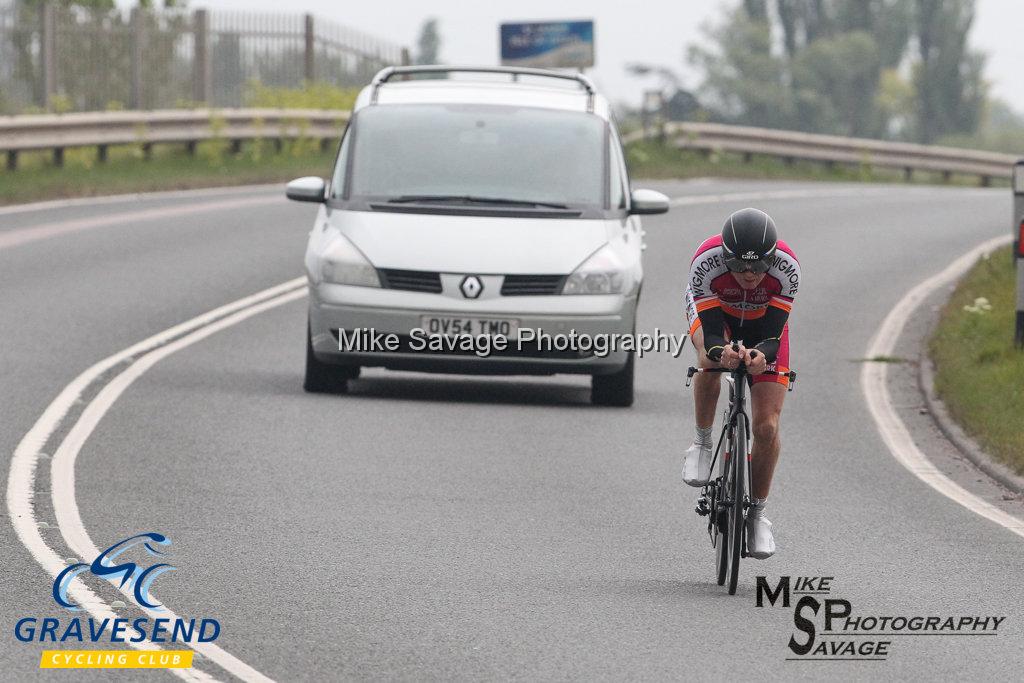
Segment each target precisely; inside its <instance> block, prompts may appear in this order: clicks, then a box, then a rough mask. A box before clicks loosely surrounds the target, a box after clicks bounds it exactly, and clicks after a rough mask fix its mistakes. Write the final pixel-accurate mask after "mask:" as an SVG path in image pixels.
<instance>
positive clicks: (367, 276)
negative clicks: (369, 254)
mask: <svg viewBox="0 0 1024 683" xmlns="http://www.w3.org/2000/svg"><path fill="white" fill-rule="evenodd" d="M322 259H323V260H322V261H321V264H320V276H321V277H322V278H323V280H324V282H331V283H334V284H336V285H355V286H358V287H380V278H379V277H377V269H376V268H374V267H373V265H372V264H371V263H370V262H369V261H368V260H367V258H366V257H365V256H363V254H362V252H361V251H359V249H357V248H356V246H355V245H354V244H352V243H351V242H350V241H348V239H347V238H346V237H345V236H344V235H338V236H337V237H336V238H335V239H334V240H333V241H332V242H331V243H330V245H329V246H328V247H327V249H325V250H324V253H323V256H322Z"/></svg>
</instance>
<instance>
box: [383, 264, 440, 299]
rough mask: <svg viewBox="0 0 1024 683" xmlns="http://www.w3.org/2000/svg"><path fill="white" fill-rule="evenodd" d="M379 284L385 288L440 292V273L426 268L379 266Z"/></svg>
mask: <svg viewBox="0 0 1024 683" xmlns="http://www.w3.org/2000/svg"><path fill="white" fill-rule="evenodd" d="M378 272H379V273H380V279H381V285H382V286H383V287H384V288H385V289H404V290H406V291H409V292H430V293H432V294H440V293H441V274H440V273H432V272H430V271H427V270H396V269H394V268H381V269H380V270H379V271H378Z"/></svg>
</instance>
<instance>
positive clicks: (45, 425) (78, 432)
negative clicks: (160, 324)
mask: <svg viewBox="0 0 1024 683" xmlns="http://www.w3.org/2000/svg"><path fill="white" fill-rule="evenodd" d="M305 283H306V279H305V278H304V277H300V278H295V279H293V280H289V281H288V282H284V283H282V284H280V285H277V286H275V287H271V288H269V289H265V290H263V291H262V292H258V293H256V294H253V295H251V296H247V297H245V298H242V299H239V300H238V301H234V302H232V303H230V304H227V305H225V306H221V307H220V308H216V309H214V310H212V311H209V312H207V313H204V314H203V315H200V316H197V317H195V318H193V319H191V320H189V321H186V322H184V323H181V324H180V325H176V326H174V327H172V328H170V329H167V330H164V331H163V332H160V333H159V334H156V335H154V336H152V337H150V338H148V339H146V340H144V341H141V342H139V343H138V344H135V345H133V346H131V347H129V348H127V349H125V350H123V351H121V352H119V353H116V354H114V355H112V356H110V357H108V358H105V359H103V360H101V361H99V362H98V363H96V364H94V365H93V366H92V367H90V368H89V369H88V370H86V371H85V372H83V373H82V374H81V375H79V376H78V377H76V378H75V379H74V381H72V382H71V383H70V384H69V385H67V386H66V387H65V388H64V390H63V391H61V392H60V394H59V395H58V396H57V398H55V399H54V400H53V402H51V403H50V405H49V406H47V408H46V410H45V411H44V412H43V414H42V416H40V418H39V419H38V420H37V421H36V423H35V425H33V426H32V429H30V430H29V432H28V433H27V434H26V435H25V437H24V438H23V439H22V440H21V442H20V443H19V444H18V447H17V448H16V449H15V451H14V455H13V456H12V457H11V468H10V475H9V476H8V480H7V509H8V512H9V514H10V517H11V523H12V524H13V525H14V530H15V533H17V535H18V538H19V539H20V540H21V542H22V543H23V544H24V545H25V547H26V548H27V549H28V550H29V552H30V553H31V554H32V556H33V557H34V558H35V559H36V561H37V562H38V563H39V564H40V565H41V566H42V567H43V569H45V570H46V571H47V572H48V573H49V574H50V575H51V576H53V577H54V578H56V576H57V574H59V573H60V572H61V570H63V569H64V567H65V566H66V565H65V563H64V560H63V559H62V556H61V554H59V553H58V552H56V551H55V550H54V549H53V548H51V547H50V546H49V545H48V544H47V543H46V541H45V540H44V538H43V536H42V533H41V531H40V529H39V527H38V522H39V521H45V520H39V519H38V518H37V517H36V513H35V507H34V505H33V496H34V489H35V473H36V468H37V466H38V464H39V458H40V453H41V451H42V449H43V448H44V446H45V445H46V442H47V440H48V439H49V438H50V436H51V435H52V434H53V433H54V432H55V431H56V430H57V429H58V427H59V426H60V424H61V421H62V420H63V419H64V418H65V417H66V416H67V414H68V412H69V411H70V410H71V408H72V407H73V406H74V404H75V402H76V401H78V400H79V399H80V397H81V395H82V393H83V392H84V391H85V390H86V389H87V388H88V387H89V385H90V384H92V383H93V382H94V381H96V380H97V379H98V378H100V377H101V376H102V375H103V374H104V373H105V372H107V371H109V370H110V369H112V368H114V367H116V366H117V365H118V364H120V363H123V362H126V361H130V360H131V359H133V358H135V361H134V362H133V363H132V364H131V365H129V366H128V368H127V369H125V370H124V371H122V372H121V373H120V374H119V375H117V376H116V377H115V378H114V379H113V380H111V382H110V383H108V385H107V386H106V387H104V389H103V390H101V392H100V393H99V394H97V396H96V397H95V398H94V399H93V400H92V401H91V402H90V403H89V405H88V406H87V407H86V410H85V412H83V413H82V416H81V417H80V418H79V421H78V422H77V423H76V424H75V426H73V427H72V429H71V431H69V432H68V435H67V436H66V437H65V439H64V441H63V443H61V445H60V447H59V448H58V451H57V453H55V457H54V459H53V465H52V477H53V489H54V490H53V493H52V497H53V504H54V509H55V512H57V519H58V520H61V519H63V520H64V524H66V525H67V526H66V527H65V526H64V525H59V527H60V531H61V534H62V535H63V537H64V541H65V543H66V544H67V545H68V546H69V547H71V548H73V549H74V550H75V552H76V553H78V555H79V556H81V557H83V558H89V557H95V556H96V555H97V554H99V551H98V550H97V549H96V546H95V544H93V543H92V541H91V539H90V538H89V536H88V534H87V533H86V531H85V529H84V527H82V523H81V517H80V515H79V513H78V509H77V505H76V502H75V499H74V456H75V455H76V454H77V452H78V449H79V448H81V444H82V443H83V442H84V436H87V435H88V432H91V431H92V428H93V427H94V426H95V422H91V421H93V420H96V421H98V419H99V418H100V417H102V414H103V412H105V411H106V409H108V408H109V404H108V405H106V407H103V402H102V401H103V400H109V399H111V398H116V396H117V395H119V394H120V393H121V392H122V391H123V390H124V388H126V387H127V386H128V384H130V383H131V381H132V380H134V379H135V378H136V377H138V375H139V374H141V372H142V371H144V370H145V369H146V368H148V367H150V366H151V365H152V364H153V363H155V362H156V361H157V360H159V358H162V357H163V356H166V355H168V354H169V353H173V352H174V351H176V350H178V349H179V348H183V347H184V346H187V345H188V344H191V343H194V342H196V341H198V340H199V339H202V338H204V337H206V336H209V335H210V334H213V333H214V332H216V331H217V330H219V329H223V328H224V327H227V326H229V325H233V324H235V323H237V322H240V321H241V320H244V319H245V318H248V317H250V316H252V315H255V314H256V313H259V312H261V311H264V310H267V309H268V308H271V307H273V306H278V305H281V304H284V303H287V302H288V301H292V300H294V299H298V298H301V297H302V296H304V295H305ZM186 340H188V341H186ZM154 352H159V353H161V354H162V355H160V356H158V357H154ZM136 357H137V358H136ZM140 363H141V364H143V365H142V366H139V364H140ZM112 385H113V386H114V388H113V389H111V386H112ZM101 397H102V400H101ZM83 421H85V425H84V426H82V425H83ZM112 585H113V584H112ZM69 592H70V594H71V595H72V596H73V597H74V598H75V600H76V601H77V602H78V603H79V604H81V605H82V607H83V608H84V609H86V610H87V611H88V612H89V613H90V614H91V615H92V616H93V617H95V618H97V619H103V618H110V619H113V618H115V616H116V615H115V614H114V613H113V611H112V610H111V609H110V607H109V606H108V605H107V604H106V603H105V602H104V601H103V600H102V599H101V598H100V597H99V596H98V595H96V593H95V592H93V591H92V590H90V589H89V588H88V587H87V586H85V585H84V584H83V583H82V582H81V581H79V580H77V579H76V580H74V581H72V582H71V588H70V591H69ZM160 615H161V616H169V617H170V618H174V617H173V615H170V614H169V613H168V611H163V612H161V613H160ZM130 645H132V646H133V647H137V648H140V649H158V648H157V646H156V645H154V644H152V643H130ZM194 649H195V650H196V651H198V652H200V653H201V654H202V655H203V656H204V657H206V658H208V659H210V660H211V661H213V662H215V663H217V664H218V665H220V666H221V667H222V668H224V669H225V670H226V671H228V672H230V673H232V674H234V675H235V676H238V677H239V678H242V679H244V680H254V681H269V680H270V679H269V678H267V677H266V676H264V675H263V674H261V673H259V672H258V671H256V670H255V669H253V668H252V667H250V666H249V665H247V664H245V663H244V662H242V661H240V660H238V659H236V658H235V657H233V656H232V655H230V654H228V653H227V652H225V651H224V650H222V649H221V648H220V647H218V646H216V645H214V644H212V643H206V644H195V646H194ZM168 671H171V672H172V673H174V674H175V675H178V676H179V677H182V678H184V679H186V680H210V677H209V676H208V675H207V674H205V673H203V672H202V671H200V670H198V669H191V670H190V669H169V670H168Z"/></svg>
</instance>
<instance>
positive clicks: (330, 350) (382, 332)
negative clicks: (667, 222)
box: [309, 283, 637, 375]
mask: <svg viewBox="0 0 1024 683" xmlns="http://www.w3.org/2000/svg"><path fill="white" fill-rule="evenodd" d="M636 306H637V299H636V297H635V296H633V297H625V296H621V295H600V296H564V295H553V296H518V297H500V298H492V299H488V300H484V301H473V300H458V299H453V298H450V297H444V296H440V295H436V294H429V293H418V292H406V291H395V290H386V289H376V288H367V287H350V286H343V285H333V284H323V283H321V284H320V285H313V286H311V287H310V307H309V321H310V332H311V335H312V343H313V352H314V354H315V355H316V357H317V359H318V360H320V361H322V362H326V363H334V364H340V365H360V366H367V367H384V368H388V369H393V370H416V371H425V372H450V373H457V374H527V375H549V374H556V373H573V374H588V375H600V374H609V373H613V372H617V371H618V370H621V369H622V368H623V367H624V366H625V364H626V361H627V358H628V353H627V352H626V351H624V350H621V349H612V348H609V347H610V346H611V344H612V342H611V340H612V339H622V338H623V337H624V336H626V335H629V334H632V333H633V331H634V329H635V320H636ZM424 315H437V316H450V317H469V316H471V317H485V318H502V319H515V320H517V321H518V323H519V330H520V336H521V337H522V339H521V340H519V339H509V340H507V348H506V349H504V350H497V349H493V348H491V349H490V350H488V348H486V346H487V345H486V344H485V343H483V342H477V343H476V344H474V348H473V349H472V350H468V349H460V350H455V351H452V350H451V349H445V350H432V349H431V348H430V346H431V345H430V344H429V343H428V341H429V340H427V338H426V336H425V334H424V333H420V332H414V330H420V329H421V326H422V317H423V316H424ZM339 330H345V331H346V332H347V333H348V334H349V335H351V333H352V331H362V334H361V335H360V339H361V340H362V342H363V343H361V344H359V345H358V350H353V349H352V347H351V346H349V347H348V348H347V349H346V350H344V351H343V350H341V348H340V344H339V336H338V335H339ZM526 330H529V332H526ZM371 331H372V332H371ZM531 335H532V336H534V337H535V339H533V340H528V337H529V336H531ZM350 338H351V337H350ZM588 339H589V340H597V343H596V344H595V343H594V342H593V341H591V342H587V341H586V340H588ZM374 340H376V343H374ZM392 340H393V341H392ZM574 340H575V341H574ZM388 343H390V344H391V345H392V346H397V348H395V349H394V350H391V349H388V348H385V345H386V344H388ZM588 347H589V348H588ZM488 351H489V352H488Z"/></svg>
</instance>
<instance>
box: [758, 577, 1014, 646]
mask: <svg viewBox="0 0 1024 683" xmlns="http://www.w3.org/2000/svg"><path fill="white" fill-rule="evenodd" d="M833 581H835V577H832V576H796V577H790V576H781V577H779V580H778V582H777V583H776V584H775V587H774V588H773V587H772V586H771V584H770V583H768V577H766V576H759V577H757V602H756V604H757V606H758V607H765V606H776V605H777V603H781V606H782V607H790V600H791V595H792V596H798V597H797V598H796V605H795V606H794V608H793V626H794V632H793V633H792V634H791V635H790V637H789V642H788V643H787V646H788V648H789V650H790V653H791V655H792V656H788V657H786V660H787V661H814V660H828V661H843V660H848V661H883V660H886V659H888V658H889V656H890V655H891V654H892V649H893V644H894V643H896V642H898V641H901V640H902V637H903V636H919V635H935V636H952V637H956V636H983V635H987V636H996V635H998V634H999V627H1000V626H1001V625H1002V623H1003V622H1004V621H1006V617H997V616H995V615H982V616H975V615H947V616H937V615H934V614H930V615H915V614H872V613H870V612H868V613H858V612H856V611H855V610H854V607H853V602H852V601H850V600H847V599H845V598H841V597H835V596H834V595H833V593H832V590H833V586H832V583H833ZM791 589H792V590H791ZM819 596H821V597H819ZM765 603H767V605H766V604H765Z"/></svg>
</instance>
